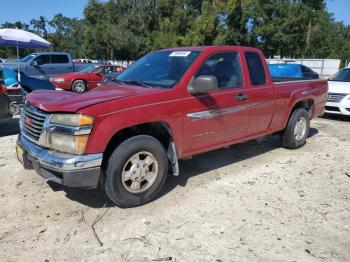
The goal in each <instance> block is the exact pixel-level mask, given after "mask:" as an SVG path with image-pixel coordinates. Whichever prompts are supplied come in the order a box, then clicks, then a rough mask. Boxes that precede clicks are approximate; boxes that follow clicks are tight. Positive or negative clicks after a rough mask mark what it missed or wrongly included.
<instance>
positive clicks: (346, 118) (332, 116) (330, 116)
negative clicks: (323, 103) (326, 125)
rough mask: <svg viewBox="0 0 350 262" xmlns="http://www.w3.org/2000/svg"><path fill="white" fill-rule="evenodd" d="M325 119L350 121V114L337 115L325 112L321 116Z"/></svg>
mask: <svg viewBox="0 0 350 262" xmlns="http://www.w3.org/2000/svg"><path fill="white" fill-rule="evenodd" d="M321 118H323V119H329V120H333V121H345V122H346V121H348V122H349V121H350V116H344V115H335V114H324V115H322V116H321Z"/></svg>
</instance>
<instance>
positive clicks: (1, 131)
mask: <svg viewBox="0 0 350 262" xmlns="http://www.w3.org/2000/svg"><path fill="white" fill-rule="evenodd" d="M18 120H19V118H18V117H15V118H13V119H11V120H9V121H7V122H5V123H1V124H0V137H5V136H12V135H15V134H18V133H19V122H18Z"/></svg>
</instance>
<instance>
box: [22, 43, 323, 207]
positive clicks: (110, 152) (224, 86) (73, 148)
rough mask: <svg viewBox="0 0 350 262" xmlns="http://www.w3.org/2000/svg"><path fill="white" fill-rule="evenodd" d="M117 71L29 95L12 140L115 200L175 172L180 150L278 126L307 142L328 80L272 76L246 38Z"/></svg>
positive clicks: (170, 53) (39, 162) (151, 57)
mask: <svg viewBox="0 0 350 262" xmlns="http://www.w3.org/2000/svg"><path fill="white" fill-rule="evenodd" d="M117 80H118V84H117V85H107V86H102V87H100V88H95V89H94V90H91V91H90V92H86V93H84V94H79V95H78V94H76V93H72V92H55V91H54V92H52V91H38V92H34V93H32V94H30V95H29V96H28V97H27V103H26V104H25V106H24V111H23V114H22V116H21V120H20V122H21V132H20V135H19V137H18V142H17V147H16V148H17V155H18V159H19V161H20V162H21V163H22V164H23V165H24V167H25V168H27V169H31V168H34V169H35V170H36V172H38V173H39V174H40V175H41V176H43V177H45V178H46V179H49V180H53V181H56V182H57V183H61V184H64V185H66V186H71V187H82V188H94V187H97V186H98V183H100V184H101V186H103V187H104V188H105V189H106V193H107V196H108V197H109V198H110V199H111V200H112V201H113V202H114V203H115V204H117V205H118V206H122V207H132V206H138V205H142V204H145V203H147V202H149V201H151V200H152V199H154V197H155V196H156V195H157V194H158V192H159V191H160V190H161V188H162V186H163V184H164V182H165V179H166V177H167V175H168V174H169V173H170V174H173V175H175V176H177V175H179V168H178V159H184V158H188V157H191V156H193V155H196V154H200V153H203V152H206V151H209V150H213V149H217V148H221V147H225V146H229V145H232V144H236V143H240V142H243V141H247V140H249V139H253V138H257V137H261V136H264V135H268V134H274V133H281V136H282V144H283V146H285V147H286V148H292V149H294V148H299V147H301V146H303V145H304V144H305V143H306V139H307V137H308V134H309V126H310V119H312V118H315V117H317V116H319V115H320V114H322V112H323V110H324V106H325V103H326V99H327V81H326V80H308V81H300V80H298V81H295V82H293V81H290V82H288V83H284V82H278V83H273V81H272V79H271V76H270V73H269V71H268V66H267V64H266V61H265V58H264V56H263V54H262V52H261V51H260V50H258V49H255V48H249V47H237V46H232V47H231V46H212V47H188V48H185V47H182V48H174V49H165V50H160V51H156V52H152V53H150V54H147V55H146V56H144V57H142V58H141V59H139V60H138V61H137V62H136V63H135V64H134V65H133V66H131V67H129V68H128V69H126V70H125V71H124V72H123V73H121V74H120V75H119V76H118V77H117ZM43 123H45V127H44V124H43ZM34 124H35V127H36V129H35V131H33V130H32V126H33V125H34ZM208 161H210V160H208Z"/></svg>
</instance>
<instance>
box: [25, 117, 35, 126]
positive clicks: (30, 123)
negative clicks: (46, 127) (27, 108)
mask: <svg viewBox="0 0 350 262" xmlns="http://www.w3.org/2000/svg"><path fill="white" fill-rule="evenodd" d="M23 123H24V124H26V125H28V126H31V125H32V124H33V121H32V120H31V119H30V118H28V117H26V116H25V117H24V118H23Z"/></svg>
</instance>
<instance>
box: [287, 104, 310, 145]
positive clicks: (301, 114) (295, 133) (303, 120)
mask: <svg viewBox="0 0 350 262" xmlns="http://www.w3.org/2000/svg"><path fill="white" fill-rule="evenodd" d="M309 129H310V116H309V113H308V112H307V111H306V110H305V109H304V108H298V109H295V110H294V111H293V113H292V115H291V116H290V118H289V120H288V124H287V127H286V129H285V130H284V131H283V134H282V144H283V146H284V147H286V148H290V149H296V148H299V147H301V146H303V145H304V144H305V143H306V138H307V137H308V135H309Z"/></svg>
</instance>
